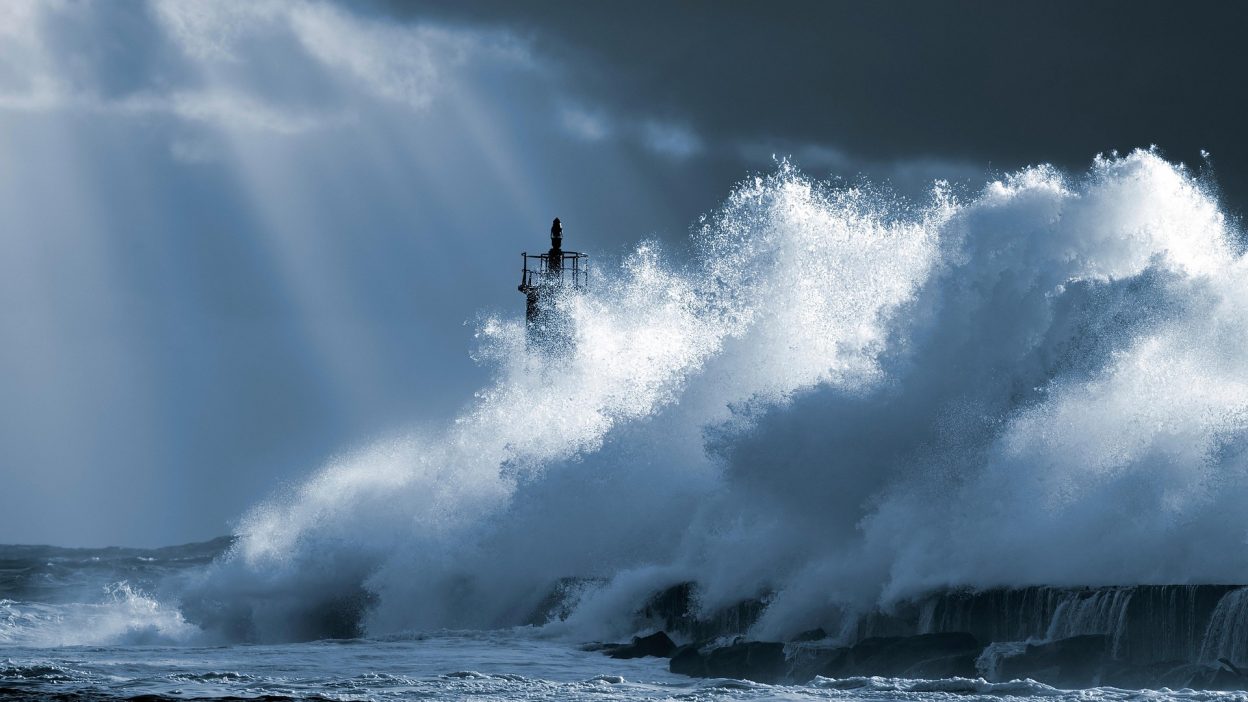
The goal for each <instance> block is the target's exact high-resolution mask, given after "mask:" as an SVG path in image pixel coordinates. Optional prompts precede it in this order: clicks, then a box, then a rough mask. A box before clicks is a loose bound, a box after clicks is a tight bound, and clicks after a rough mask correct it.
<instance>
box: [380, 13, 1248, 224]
mask: <svg viewBox="0 0 1248 702" xmlns="http://www.w3.org/2000/svg"><path fill="white" fill-rule="evenodd" d="M379 8H380V9H381V11H384V12H389V13H393V14H394V15H395V16H397V17H417V16H439V17H444V18H446V19H448V20H451V21H455V22H463V23H469V24H478V23H480V24H487V25H496V26H500V27H510V28H513V29H517V28H523V30H524V31H528V32H531V33H532V34H533V36H534V37H535V39H536V42H535V43H536V46H537V47H538V50H539V51H540V52H542V53H544V54H548V55H549V56H551V57H553V58H554V59H555V60H556V61H557V62H559V63H560V64H561V65H564V66H565V67H566V70H568V71H569V72H571V73H573V74H574V75H575V76H576V84H577V85H578V86H580V87H581V88H582V89H583V90H585V91H586V92H587V93H589V94H591V95H592V96H593V97H594V98H595V99H596V100H599V101H601V102H602V103H604V104H607V105H610V106H611V108H612V109H613V110H616V111H619V112H622V113H628V112H630V111H631V112H635V113H644V114H653V113H660V114H666V115H669V116H671V117H673V118H678V119H682V120H687V121H688V122H690V123H692V124H693V125H695V129H696V130H697V131H698V132H699V133H701V134H704V135H705V136H706V138H707V139H708V140H712V141H718V142H725V141H732V140H741V139H751V138H760V137H766V138H771V139H775V140H776V141H777V142H780V143H788V144H792V145H794V146H798V145H802V144H819V145H826V146H829V147H832V148H835V149H838V150H840V151H843V152H845V153H847V154H849V155H851V156H852V157H854V158H855V159H857V160H860V161H865V162H880V161H891V160H896V159H917V158H923V157H931V158H935V159H942V160H950V161H961V162H970V163H974V164H976V165H980V164H985V165H986V164H991V166H992V167H994V168H998V169H1011V168H1016V167H1019V166H1022V165H1027V164H1034V163H1041V162H1049V163H1054V164H1056V165H1060V166H1065V167H1069V168H1075V169H1081V168H1083V167H1086V165H1087V163H1088V162H1089V160H1090V159H1091V157H1092V156H1093V155H1094V154H1097V153H1102V152H1106V153H1107V152H1110V151H1112V150H1115V149H1117V150H1119V151H1121V152H1125V151H1128V150H1130V149H1133V148H1136V147H1148V146H1150V145H1157V146H1158V147H1160V148H1161V149H1162V151H1163V153H1165V154H1167V155H1168V156H1169V157H1170V158H1172V159H1174V160H1182V161H1185V162H1187V163H1188V164H1189V165H1190V164H1196V163H1199V162H1200V160H1201V159H1200V150H1202V149H1204V150H1206V151H1208V152H1209V153H1210V154H1211V155H1212V161H1213V164H1214V167H1215V169H1216V172H1217V177H1218V181H1219V182H1220V183H1221V184H1222V186H1223V188H1224V190H1225V194H1226V196H1227V198H1228V199H1229V201H1230V202H1232V203H1234V204H1235V206H1236V208H1237V209H1242V208H1243V206H1244V205H1245V204H1248V140H1245V139H1244V136H1243V133H1242V124H1243V114H1244V108H1245V100H1246V98H1245V92H1244V86H1245V85H1246V84H1248V82H1246V79H1248V51H1246V50H1245V48H1244V43H1243V42H1244V35H1245V32H1248V6H1245V5H1244V4H1243V3H1235V2H1160V1H1157V0H1139V1H1134V0H1132V1H1127V0H1124V1H1118V2H1107V1H1100V2H987V1H983V2H967V1H965V0H963V1H959V2H924V1H921V0H905V1H900V2H862V3H851V2H819V1H811V2H802V1H799V2H780V3H766V4H761V3H732V2H716V1H714V0H698V1H690V2H661V1H654V0H643V1H641V2H635V3H628V9H627V11H619V10H618V8H613V7H611V6H610V5H609V4H603V3H592V2H590V3H586V2H576V1H574V0H569V1H560V2H542V3H515V2H507V1H506V0H500V1H489V2H467V3H438V2H396V3H382V4H380V5H379ZM724 161H725V163H723V165H722V167H723V168H724V169H726V170H725V172H726V174H731V175H729V176H728V177H729V178H735V177H737V174H739V173H740V170H741V167H740V164H739V163H733V162H732V161H733V159H731V158H724Z"/></svg>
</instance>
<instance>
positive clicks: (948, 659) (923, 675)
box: [901, 653, 979, 680]
mask: <svg viewBox="0 0 1248 702" xmlns="http://www.w3.org/2000/svg"><path fill="white" fill-rule="evenodd" d="M976 658H978V656H977V655H975V654H973V653H955V654H953V655H950V656H940V657H939V658H929V659H927V660H925V661H920V662H918V663H915V664H914V665H912V666H910V667H909V668H906V670H905V672H904V673H902V674H901V676H902V677H903V678H915V679H919V680H943V679H945V678H977V677H979V672H978V671H976V670H975V660H976Z"/></svg>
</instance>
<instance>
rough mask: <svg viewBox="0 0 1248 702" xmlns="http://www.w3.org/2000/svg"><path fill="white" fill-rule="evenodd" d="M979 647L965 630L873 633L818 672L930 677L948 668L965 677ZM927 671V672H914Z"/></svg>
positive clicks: (827, 673)
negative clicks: (870, 636) (899, 634)
mask: <svg viewBox="0 0 1248 702" xmlns="http://www.w3.org/2000/svg"><path fill="white" fill-rule="evenodd" d="M982 649H983V646H982V645H981V644H980V643H979V641H978V640H977V639H976V638H975V637H974V636H973V635H971V634H969V633H966V632H947V633H939V634H919V635H917V636H882V637H874V638H869V639H863V640H862V641H860V642H858V643H857V644H855V645H854V646H853V647H852V648H851V649H850V650H849V653H848V655H847V656H845V657H844V659H842V660H840V661H833V662H832V663H831V664H830V665H829V666H828V667H827V668H825V670H824V671H823V672H822V673H821V674H822V675H824V676H825V677H845V676H847V675H880V676H907V677H911V676H912V677H926V678H930V677H948V676H947V675H935V674H934V673H935V672H937V671H941V670H951V671H961V672H962V673H963V675H962V677H968V676H970V674H971V673H974V671H975V657H976V656H978V655H979V653H980V651H981V650H982ZM968 659H969V666H968V665H967V662H968ZM928 671H930V673H929V674H924V675H917V673H920V672H928Z"/></svg>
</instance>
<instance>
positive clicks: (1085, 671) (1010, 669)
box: [997, 634, 1112, 688]
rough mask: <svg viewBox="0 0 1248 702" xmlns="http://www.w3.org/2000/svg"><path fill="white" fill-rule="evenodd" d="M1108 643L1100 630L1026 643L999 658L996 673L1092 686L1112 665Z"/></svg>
mask: <svg viewBox="0 0 1248 702" xmlns="http://www.w3.org/2000/svg"><path fill="white" fill-rule="evenodd" d="M1108 645H1109V640H1108V637H1106V636H1102V635H1100V634H1089V635H1086V636H1072V637H1070V638H1067V639H1058V640H1057V641H1050V642H1047V643H1039V644H1027V646H1026V647H1025V648H1024V649H1023V650H1022V651H1021V652H1020V653H1017V654H1015V655H1012V656H1007V657H1005V658H1002V659H1001V662H1000V664H999V665H998V668H997V673H998V677H999V678H1000V679H1002V680H1015V679H1022V678H1031V679H1032V680H1038V681H1040V682H1042V683H1045V684H1047V685H1053V686H1054V687H1065V688H1074V687H1094V686H1096V685H1100V684H1101V680H1102V678H1103V677H1105V673H1106V671H1107V669H1109V668H1111V666H1112V661H1111V660H1110V657H1109V654H1108V650H1109V648H1108Z"/></svg>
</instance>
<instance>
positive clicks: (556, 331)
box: [518, 217, 589, 346]
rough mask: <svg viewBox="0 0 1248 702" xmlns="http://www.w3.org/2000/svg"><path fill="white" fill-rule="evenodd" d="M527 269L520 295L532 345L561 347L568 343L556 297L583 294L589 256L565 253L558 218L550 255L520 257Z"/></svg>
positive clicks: (522, 272) (554, 225) (522, 280)
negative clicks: (573, 292)
mask: <svg viewBox="0 0 1248 702" xmlns="http://www.w3.org/2000/svg"><path fill="white" fill-rule="evenodd" d="M520 255H521V256H522V257H523V258H524V267H523V268H522V269H521V273H520V286H519V288H518V289H519V290H520V292H522V293H524V296H525V315H524V318H525V322H526V326H527V328H528V338H529V342H530V343H536V344H538V345H541V346H552V345H555V346H557V345H560V342H562V341H565V340H566V335H565V332H566V330H565V329H564V325H563V324H562V322H563V320H561V319H559V318H558V316H557V313H556V311H555V309H554V297H555V296H556V295H557V294H559V292H560V291H562V290H567V289H572V290H580V289H582V288H584V287H585V286H586V285H587V284H588V282H589V270H588V268H587V267H586V265H585V264H586V260H585V259H587V258H589V254H583V253H580V252H578V251H564V250H563V225H562V224H561V223H560V222H559V218H558V217H556V218H555V221H554V223H553V224H551V225H550V251H547V252H546V253H544V254H536V255H532V256H531V255H529V252H527V251H525V252H522V253H521V254H520Z"/></svg>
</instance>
